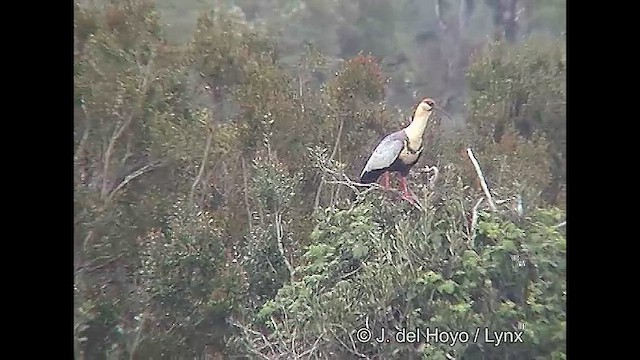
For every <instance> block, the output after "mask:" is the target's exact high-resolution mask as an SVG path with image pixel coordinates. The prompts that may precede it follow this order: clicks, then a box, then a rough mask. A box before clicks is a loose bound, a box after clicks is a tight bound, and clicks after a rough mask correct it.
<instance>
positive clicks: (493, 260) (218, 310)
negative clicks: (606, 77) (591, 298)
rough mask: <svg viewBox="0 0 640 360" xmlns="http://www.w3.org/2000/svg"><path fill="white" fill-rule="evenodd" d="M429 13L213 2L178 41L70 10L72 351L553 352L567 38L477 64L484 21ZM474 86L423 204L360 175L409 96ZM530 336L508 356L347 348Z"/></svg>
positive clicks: (117, 19)
mask: <svg viewBox="0 0 640 360" xmlns="http://www.w3.org/2000/svg"><path fill="white" fill-rule="evenodd" d="M436 3H438V4H439V3H443V2H436V1H433V2H428V6H426V7H419V8H417V7H416V6H415V5H412V2H411V1H398V2H390V1H386V0H380V1H378V0H376V1H374V2H370V1H367V2H365V1H357V2H343V1H332V2H326V1H311V0H305V1H275V0H274V1H265V2H257V1H252V0H243V1H237V2H234V1H217V2H216V3H215V5H214V7H213V8H212V9H207V11H204V12H202V13H201V14H199V16H198V17H197V20H196V18H195V17H194V18H193V26H194V31H193V33H191V34H190V36H188V40H187V41H185V42H184V43H170V42H169V41H168V39H169V38H170V37H169V36H168V34H167V32H166V31H165V26H164V25H166V24H164V21H163V20H162V19H167V18H166V16H167V11H169V12H171V11H173V10H171V9H170V8H169V7H168V6H167V2H166V1H161V2H160V10H159V11H156V8H155V6H154V4H153V3H152V2H149V1H146V0H114V1H109V2H105V3H104V4H101V6H81V5H80V4H78V5H77V6H76V7H75V8H74V15H75V22H74V41H75V47H74V70H75V77H74V146H75V152H74V175H75V176H74V190H75V199H74V210H75V219H74V221H75V233H74V252H75V284H74V285H75V286H74V310H75V313H74V349H75V357H77V358H78V359H85V358H91V359H93V358H98V359H100V358H105V359H120V358H125V357H129V358H165V357H166V358H178V359H182V358H194V357H199V358H223V357H231V356H238V357H242V358H258V357H262V358H263V357H264V355H266V356H269V357H270V358H277V357H279V358H307V357H314V356H315V357H326V358H353V357H354V356H359V357H364V356H365V355H366V356H369V357H371V358H373V357H378V358H391V359H393V358H419V357H422V358H429V359H432V358H433V359H439V358H442V359H445V358H449V357H450V356H453V357H455V358H461V359H488V358H503V357H507V356H508V357H512V358H550V357H551V358H563V357H566V355H565V344H564V339H565V337H564V332H565V328H566V325H565V324H566V313H565V306H566V305H565V301H566V282H565V278H564V277H565V271H566V264H565V260H564V255H565V251H566V242H565V234H564V232H563V229H564V228H563V222H564V220H563V219H564V211H563V210H560V209H562V208H563V203H562V201H561V200H556V196H555V195H554V191H555V192H559V193H562V191H558V189H560V190H562V189H563V187H564V185H565V175H564V174H565V173H564V171H565V170H564V169H565V161H566V145H565V138H564V137H565V132H564V131H565V130H564V126H565V121H566V110H565V104H564V101H566V100H565V99H566V95H565V81H566V75H565V57H566V55H565V52H564V42H562V41H555V40H554V41H552V42H549V41H547V40H545V39H537V40H536V39H534V38H531V40H530V41H527V42H524V43H522V44H520V43H512V44H508V45H507V44H502V43H497V44H492V45H491V46H489V47H488V48H486V49H484V50H483V51H481V52H478V53H477V54H476V56H474V57H471V58H470V57H468V53H469V52H470V50H471V49H472V48H474V47H475V45H474V41H475V40H474V39H476V38H480V37H482V36H481V35H480V33H483V32H486V31H484V30H483V31H478V34H475V33H473V30H471V29H472V28H474V27H475V26H479V24H480V23H484V22H487V21H488V22H489V23H490V20H491V19H490V17H488V16H487V14H490V13H491V9H490V8H488V7H481V6H477V7H476V12H474V13H473V16H471V15H470V16H469V18H468V19H467V20H468V21H469V23H468V24H467V25H465V26H468V27H466V28H465V27H464V26H462V27H456V24H455V19H454V18H455V16H453V15H452V14H454V13H455V11H452V10H456V9H455V8H453V7H449V8H446V9H444V8H443V12H442V13H441V14H440V15H437V14H435V13H434V11H433V7H431V6H435V5H436ZM181 4H182V5H176V9H174V10H175V11H177V12H179V11H178V10H180V9H179V7H180V6H188V7H190V8H189V10H190V11H192V10H193V11H194V12H195V10H196V9H197V10H201V9H202V8H203V5H201V4H196V3H195V2H189V1H187V2H184V3H181ZM545 4H546V3H545ZM552 5H553V4H551V5H549V4H546V5H544V6H543V7H546V6H549V7H553V6H555V5H553V6H552ZM456 6H457V5H456ZM536 6H538V5H536ZM183 10H184V8H183ZM530 10H531V9H530ZM533 10H535V12H536V14H538V13H539V14H540V15H539V17H538V18H537V20H535V21H536V25H535V26H540V24H542V23H544V21H547V20H545V19H549V18H550V17H548V16H546V15H544V11H543V10H544V9H543V8H542V7H534V9H533ZM160 12H162V13H163V14H162V15H161V14H160ZM525 13H528V11H527V12H525ZM531 13H533V12H531ZM172 16H174V18H173V20H179V21H177V24H176V25H177V26H179V27H181V28H182V29H183V30H185V29H187V28H188V27H189V26H187V25H188V24H187V23H188V22H189V20H188V19H186V18H187V17H188V16H184V17H181V16H180V15H179V14H178V15H176V14H175V13H174V14H173V15H172ZM487 19H489V20H487ZM440 21H444V22H445V23H446V24H445V25H447V26H448V27H446V26H445V28H446V29H448V30H445V29H444V28H443V27H441V25H440V23H439V22H440ZM474 24H475V25H474ZM532 27H533V26H532ZM456 29H458V30H460V31H462V33H460V34H457V35H456V31H458V30H456ZM475 29H476V30H477V29H478V28H477V27H476V28H475ZM185 31H186V30H185ZM476 35H477V36H476ZM367 54H368V55H367ZM468 60H471V63H470V65H469V66H467V63H466V62H467V61H468ZM426 70H428V71H426ZM463 70H468V72H467V80H468V82H467V83H465V82H464V81H460V80H461V79H463V77H462V76H461V74H462V71H463ZM426 90H428V91H427V92H426V93H425V92H424V91H426ZM467 90H468V91H469V93H468V94H466V92H467ZM414 91H415V93H414ZM440 95H441V96H440ZM467 95H469V102H468V103H469V105H468V109H469V111H468V116H467V124H466V125H467V126H466V127H467V129H459V132H458V133H452V132H447V131H446V130H447V129H446V126H445V125H446V123H443V124H442V126H441V123H440V121H439V120H438V119H436V121H433V122H430V124H429V127H428V129H427V134H426V135H425V137H426V139H427V141H425V150H424V156H423V157H422V159H421V162H420V163H419V164H418V165H417V166H416V167H415V168H414V171H412V173H411V176H410V179H409V184H410V187H411V189H412V190H413V191H414V192H415V193H416V194H417V195H418V198H419V204H418V205H413V206H412V205H411V204H409V203H408V202H406V201H402V200H400V199H399V197H398V196H396V195H397V192H396V191H394V190H389V191H383V190H381V189H379V188H377V187H376V188H369V189H359V188H357V187H356V186H355V185H354V184H353V182H352V181H351V179H355V178H356V175H357V174H358V173H359V172H360V170H361V166H362V165H363V164H364V161H365V160H366V156H367V154H369V153H370V151H371V150H372V149H373V147H374V146H375V142H376V141H379V140H380V138H381V137H382V136H383V135H384V134H386V133H388V132H390V131H392V130H397V129H398V128H399V127H401V126H403V125H406V121H407V120H408V119H407V117H406V116H405V115H403V114H407V113H412V112H413V107H414V106H415V103H416V100H417V98H418V97H424V96H430V97H434V98H436V100H437V101H438V102H439V103H441V105H442V106H444V107H447V108H448V109H449V108H450V106H449V105H447V104H455V103H456V102H455V101H453V100H451V101H450V99H453V98H456V99H457V101H458V102H457V103H461V102H460V99H461V98H464V97H465V96H467ZM439 96H440V97H439ZM448 99H449V100H448ZM452 101H453V102H452ZM456 106H457V105H456ZM454 108H455V107H454ZM403 117H404V118H403ZM443 119H444V118H443ZM467 148H471V149H472V150H473V153H474V154H475V156H476V157H477V159H478V161H479V164H480V168H481V170H480V171H481V175H480V174H479V173H478V171H477V170H476V169H475V168H474V166H473V165H472V164H471V162H470V159H469V156H468V154H467V152H466V149H467ZM308 149H315V150H314V152H313V153H312V154H311V156H309V155H310V154H309V152H308ZM426 165H428V166H434V165H435V166H437V169H438V170H439V171H437V172H436V171H435V170H434V169H427V168H426ZM480 176H483V177H484V178H485V179H486V182H487V184H488V186H489V190H488V191H489V192H490V194H491V195H492V197H493V198H492V200H494V202H495V203H496V204H497V206H496V209H492V206H491V205H490V204H489V201H488V200H487V199H480V198H481V197H483V198H484V197H486V195H487V194H486V193H485V191H484V190H483V189H482V188H481V186H480V183H479V178H480ZM543 190H546V192H544V193H543ZM552 195H554V196H552ZM557 197H558V198H561V197H562V194H560V195H559V196H557ZM479 200H482V201H479ZM521 205H523V206H521ZM553 205H558V207H559V208H560V209H556V208H555V207H554V206H553ZM522 324H524V329H523V331H524V336H525V338H524V341H525V342H524V343H523V344H506V345H504V346H503V345H501V346H498V347H496V346H495V344H492V343H489V342H487V341H486V339H485V338H484V337H482V338H481V339H480V340H482V341H476V343H475V344H465V343H462V342H457V343H456V344H453V345H451V344H437V343H433V342H432V343H430V344H426V343H425V342H424V341H423V342H422V343H420V344H400V343H396V342H392V343H389V344H377V343H375V342H372V343H359V342H357V341H355V338H354V337H355V331H356V330H357V329H358V328H360V327H363V326H365V325H368V326H369V328H370V329H372V330H373V331H374V332H378V331H379V330H380V329H381V328H382V327H384V328H385V329H386V330H387V332H388V333H387V335H388V336H394V335H395V334H396V333H397V331H398V329H399V328H406V329H416V328H420V329H423V330H424V329H427V328H429V329H434V328H435V327H436V326H437V327H438V328H439V329H440V330H449V331H468V332H470V333H471V332H472V331H474V330H475V329H476V328H485V327H486V328H488V329H490V330H492V331H501V330H504V331H518V330H519V329H521V328H522ZM518 326H520V328H518ZM422 335H423V336H424V335H425V334H424V333H423V334H422Z"/></svg>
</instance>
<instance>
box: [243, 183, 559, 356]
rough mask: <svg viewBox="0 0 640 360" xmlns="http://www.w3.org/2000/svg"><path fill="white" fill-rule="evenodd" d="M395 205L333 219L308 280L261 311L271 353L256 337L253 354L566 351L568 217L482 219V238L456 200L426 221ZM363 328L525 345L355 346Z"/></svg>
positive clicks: (370, 204)
mask: <svg viewBox="0 0 640 360" xmlns="http://www.w3.org/2000/svg"><path fill="white" fill-rule="evenodd" d="M441 185H445V184H441ZM446 185H450V186H455V185H454V184H446ZM438 195H439V194H438ZM436 196H437V195H436V194H430V195H428V198H429V200H428V201H429V202H431V201H433V200H434V199H435V198H437V197H436ZM387 202H388V200H384V199H382V200H381V199H380V198H378V197H377V196H369V197H367V198H366V199H365V200H364V202H362V203H359V204H356V205H354V206H352V207H350V208H347V209H342V210H338V209H333V210H330V209H327V210H326V211H325V213H324V214H323V216H322V217H321V218H320V219H319V220H318V224H317V225H316V228H315V230H314V231H313V233H312V244H311V245H310V246H308V247H307V251H306V253H305V254H304V256H303V258H302V263H301V264H300V266H299V267H297V268H296V273H298V274H299V276H300V277H301V278H299V280H297V281H295V282H293V283H290V284H287V285H285V286H284V287H283V288H282V289H281V290H280V291H279V292H278V295H277V296H276V297H275V299H274V300H273V301H269V302H267V303H266V304H265V305H264V307H263V308H262V309H261V311H260V312H259V313H258V317H259V320H260V321H262V322H263V324H264V326H266V327H267V328H268V329H269V333H270V336H269V337H268V339H269V340H268V341H266V343H267V344H269V346H264V347H263V346H262V345H266V344H263V343H262V342H259V341H254V342H251V341H250V340H251V338H250V337H244V338H243V340H244V346H248V347H253V349H258V348H262V349H264V350H263V353H264V354H265V355H267V356H279V357H283V358H290V357H293V356H295V355H294V354H302V353H305V352H307V354H308V355H309V356H319V357H333V355H331V354H334V355H336V354H342V356H347V355H348V354H364V355H365V356H368V357H371V358H373V357H380V358H391V359H394V358H407V357H415V356H420V354H422V355H421V356H423V358H443V359H445V358H446V357H445V356H447V355H448V356H453V357H455V358H462V359H470V358H479V357H478V356H482V357H480V358H495V357H498V358H503V357H506V356H509V357H517V358H547V357H549V356H551V354H554V356H559V355H561V354H564V352H565V347H564V343H563V341H562V340H563V333H564V329H565V321H566V315H565V314H566V310H565V300H566V298H565V296H566V285H565V280H564V273H565V271H566V265H565V249H566V243H565V238H564V234H563V233H562V232H560V231H559V230H557V229H556V228H555V225H557V224H558V223H559V221H561V213H560V212H559V211H557V210H542V211H537V212H534V213H533V214H531V216H530V217H527V218H515V219H510V218H509V217H504V216H501V215H491V214H487V213H481V214H480V220H479V222H478V226H477V235H471V234H473V231H471V230H470V229H469V224H468V223H467V221H466V218H465V216H464V213H461V212H460V211H451V210H454V209H456V208H458V207H459V206H458V205H456V204H459V202H460V199H457V198H455V197H449V198H446V199H443V202H441V203H439V204H437V205H433V206H430V209H429V210H428V212H427V213H426V214H423V215H416V214H412V213H411V212H409V213H406V212H403V211H401V210H394V208H393V207H390V206H389V205H390V204H388V203H387ZM405 209H406V207H405ZM541 312H543V313H544V315H543V317H542V318H544V320H542V318H541V316H540V315H541V314H542V313H541ZM522 324H524V327H523V325H522ZM365 325H367V326H368V327H369V328H370V329H372V330H373V332H374V334H376V335H379V334H380V329H381V328H385V331H387V332H388V334H387V335H388V336H390V337H391V336H396V331H399V330H400V329H401V328H404V329H412V330H414V331H415V329H421V330H422V331H423V335H424V331H427V330H426V329H430V331H435V329H436V328H438V329H439V330H440V331H466V332H468V333H469V334H472V335H473V334H474V333H475V329H485V328H486V329H490V330H491V331H521V330H522V331H523V332H524V333H523V340H524V342H523V343H514V344H504V345H501V346H499V347H496V346H495V344H494V343H491V339H494V338H493V337H491V336H489V337H487V336H485V335H484V333H483V336H482V337H480V340H479V341H476V342H475V343H474V342H473V341H469V343H462V342H460V343H457V344H455V345H453V346H451V345H452V343H449V344H438V343H434V342H431V343H430V344H426V346H425V343H424V341H423V344H422V345H420V346H418V344H399V343H395V342H392V343H389V344H387V343H385V344H377V343H375V342H373V341H371V342H366V343H360V342H358V341H356V342H352V341H351V339H352V338H354V337H355V336H356V332H357V330H358V329H359V328H361V327H364V326H365ZM519 326H520V327H519ZM394 329H395V330H394ZM523 329H524V330H523ZM491 334H492V333H491ZM238 341H240V340H238ZM293 344H295V346H294V345H293ZM534 344H535V345H534ZM274 349H275V350H274ZM479 354H482V355H479Z"/></svg>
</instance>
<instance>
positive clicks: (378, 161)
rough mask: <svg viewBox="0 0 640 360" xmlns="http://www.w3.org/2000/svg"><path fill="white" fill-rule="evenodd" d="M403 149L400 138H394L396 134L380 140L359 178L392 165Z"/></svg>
mask: <svg viewBox="0 0 640 360" xmlns="http://www.w3.org/2000/svg"><path fill="white" fill-rule="evenodd" d="M403 147H404V142H403V141H402V138H401V137H400V136H396V134H392V135H389V136H387V137H385V138H384V139H382V141H381V142H380V144H378V146H377V147H376V149H375V150H374V151H373V154H371V157H370V158H369V160H368V161H367V164H366V165H365V166H364V169H363V170H362V173H361V174H360V177H362V175H364V174H365V173H367V172H369V171H374V170H378V169H384V168H386V167H388V166H389V165H391V164H393V162H394V161H396V159H397V158H398V155H400V152H401V151H402V148H403Z"/></svg>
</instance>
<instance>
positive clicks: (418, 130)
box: [404, 112, 431, 142]
mask: <svg viewBox="0 0 640 360" xmlns="http://www.w3.org/2000/svg"><path fill="white" fill-rule="evenodd" d="M430 115H431V112H428V113H426V114H421V115H416V116H414V117H413V121H412V122H411V124H409V126H407V127H406V128H405V129H404V132H405V133H406V134H407V137H408V138H409V140H410V141H412V142H415V141H418V142H421V140H422V135H424V130H425V129H426V128H427V120H429V116H430Z"/></svg>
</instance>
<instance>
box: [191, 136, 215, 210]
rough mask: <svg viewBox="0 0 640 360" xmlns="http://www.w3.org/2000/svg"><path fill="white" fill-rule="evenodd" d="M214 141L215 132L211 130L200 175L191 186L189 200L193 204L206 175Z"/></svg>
mask: <svg viewBox="0 0 640 360" xmlns="http://www.w3.org/2000/svg"><path fill="white" fill-rule="evenodd" d="M212 141H213V131H212V130H210V131H209V134H208V135H207V143H206V145H205V146H204V154H203V155H202V161H201V162H200V169H199V170H198V175H197V176H196V178H195V180H194V181H193V184H192V185H191V192H190V193H189V199H190V201H191V204H193V202H194V196H195V193H196V188H197V187H198V185H199V184H200V182H202V177H203V175H204V169H205V167H206V165H207V160H208V159H209V150H210V149H211V142H212Z"/></svg>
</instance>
